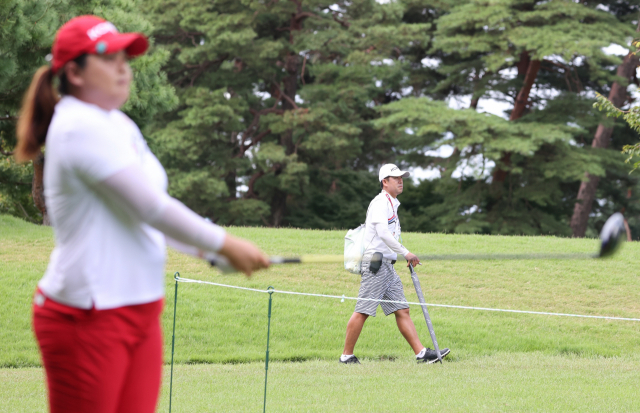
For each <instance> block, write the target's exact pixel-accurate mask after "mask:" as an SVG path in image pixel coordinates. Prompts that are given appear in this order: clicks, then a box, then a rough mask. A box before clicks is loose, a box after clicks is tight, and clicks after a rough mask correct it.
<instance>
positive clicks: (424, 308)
mask: <svg viewBox="0 0 640 413" xmlns="http://www.w3.org/2000/svg"><path fill="white" fill-rule="evenodd" d="M409 271H411V281H413V287H414V288H415V289H416V294H417V295H418V300H419V301H420V304H422V305H421V306H420V308H422V315H424V321H426V322H427V328H428V329H429V334H430V335H431V341H432V342H433V348H434V349H435V350H436V355H437V356H438V360H439V361H440V363H442V355H441V354H440V347H438V340H436V332H435V331H434V330H433V324H431V317H429V310H427V306H426V305H425V304H426V302H425V301H424V294H422V287H421V286H420V280H419V279H418V274H416V272H415V271H414V270H413V265H411V264H409Z"/></svg>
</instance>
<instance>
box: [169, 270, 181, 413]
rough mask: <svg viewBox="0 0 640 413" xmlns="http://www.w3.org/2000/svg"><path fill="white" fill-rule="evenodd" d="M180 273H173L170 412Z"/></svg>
mask: <svg viewBox="0 0 640 413" xmlns="http://www.w3.org/2000/svg"><path fill="white" fill-rule="evenodd" d="M179 277H180V273H179V272H176V273H175V274H173V278H174V279H175V280H176V290H175V294H174V296H173V334H172V335H171V376H170V378H169V413H171V398H172V396H173V350H174V348H175V344H176V307H177V306H178V278H179Z"/></svg>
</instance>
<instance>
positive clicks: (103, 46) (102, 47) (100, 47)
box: [96, 42, 107, 54]
mask: <svg viewBox="0 0 640 413" xmlns="http://www.w3.org/2000/svg"><path fill="white" fill-rule="evenodd" d="M106 51H107V43H106V42H98V44H96V53H98V54H104V52H106Z"/></svg>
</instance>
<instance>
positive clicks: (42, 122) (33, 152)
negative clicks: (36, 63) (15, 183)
mask: <svg viewBox="0 0 640 413" xmlns="http://www.w3.org/2000/svg"><path fill="white" fill-rule="evenodd" d="M73 61H74V62H76V64H77V65H78V66H80V67H81V68H84V67H85V65H86V63H87V55H86V54H84V55H82V56H79V57H77V58H75V59H74V60H73ZM53 78H54V74H53V72H52V71H51V67H49V66H42V67H41V68H40V69H38V71H36V73H35V75H33V79H32V80H31V85H29V89H27V93H26V94H25V95H24V99H23V101H22V109H21V110H20V117H19V119H18V125H17V127H16V129H17V130H16V135H17V137H18V145H17V147H16V150H15V158H16V160H17V161H18V162H25V161H28V160H31V159H34V158H35V157H36V156H37V155H38V152H40V147H42V145H44V143H45V140H46V138H47V131H48V130H49V124H51V118H52V117H53V110H54V108H55V106H56V103H58V100H59V99H60V97H59V96H58V93H56V91H55V90H54V88H53ZM59 78H60V86H59V88H58V91H59V92H60V94H61V95H66V94H68V93H69V82H68V81H67V76H66V75H65V74H64V72H62V74H61V75H60V76H59Z"/></svg>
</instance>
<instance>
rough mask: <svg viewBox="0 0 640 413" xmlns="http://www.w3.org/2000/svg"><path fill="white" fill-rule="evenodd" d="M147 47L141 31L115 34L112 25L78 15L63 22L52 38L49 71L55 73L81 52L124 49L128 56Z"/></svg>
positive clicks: (136, 54) (137, 54)
mask: <svg viewBox="0 0 640 413" xmlns="http://www.w3.org/2000/svg"><path fill="white" fill-rule="evenodd" d="M148 47H149V42H148V41H147V38H146V37H145V35H143V34H141V33H119V32H118V29H116V26H114V25H113V24H111V23H110V22H108V21H106V20H104V19H101V18H99V17H96V16H79V17H74V18H73V19H71V20H69V21H68V22H66V23H65V24H64V25H63V26H62V27H61V28H60V29H59V30H58V33H57V34H56V38H55V40H54V41H53V47H52V54H53V62H52V64H51V70H52V71H53V73H56V72H57V71H58V70H59V69H60V68H61V67H62V66H64V65H65V63H67V62H69V61H71V60H73V59H75V58H76V57H78V56H81V55H83V54H108V53H109V54H110V53H116V52H119V51H120V50H125V51H126V52H127V54H128V55H129V56H131V57H134V56H139V55H141V54H143V53H144V52H145V51H146V50H147V48H148Z"/></svg>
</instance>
